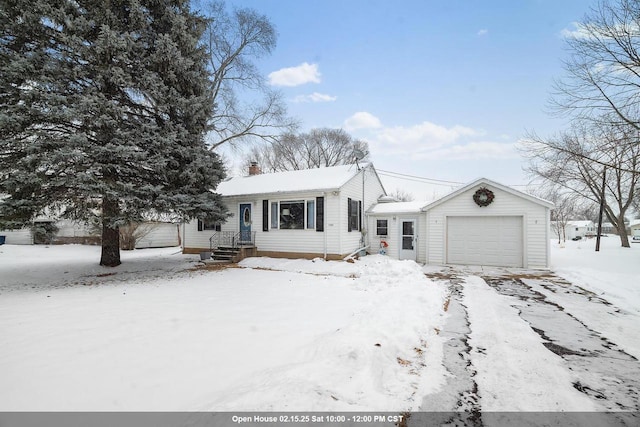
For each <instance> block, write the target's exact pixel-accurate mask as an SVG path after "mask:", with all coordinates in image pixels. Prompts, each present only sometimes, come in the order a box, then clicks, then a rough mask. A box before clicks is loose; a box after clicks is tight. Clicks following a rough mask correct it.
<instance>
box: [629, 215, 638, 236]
mask: <svg viewBox="0 0 640 427" xmlns="http://www.w3.org/2000/svg"><path fill="white" fill-rule="evenodd" d="M629 233H630V234H631V235H632V236H640V219H634V220H631V222H630V223H629Z"/></svg>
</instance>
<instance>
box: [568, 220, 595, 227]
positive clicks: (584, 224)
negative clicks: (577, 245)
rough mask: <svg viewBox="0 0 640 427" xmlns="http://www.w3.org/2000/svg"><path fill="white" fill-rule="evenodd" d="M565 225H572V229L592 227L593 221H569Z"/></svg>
mask: <svg viewBox="0 0 640 427" xmlns="http://www.w3.org/2000/svg"><path fill="white" fill-rule="evenodd" d="M567 225H572V226H574V227H589V226H591V225H593V221H569V222H567Z"/></svg>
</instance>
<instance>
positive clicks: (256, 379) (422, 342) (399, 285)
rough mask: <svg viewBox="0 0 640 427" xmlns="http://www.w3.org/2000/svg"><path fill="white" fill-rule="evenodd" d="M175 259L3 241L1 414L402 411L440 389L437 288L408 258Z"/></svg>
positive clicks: (161, 253) (170, 252) (164, 254)
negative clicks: (207, 266) (105, 263)
mask: <svg viewBox="0 0 640 427" xmlns="http://www.w3.org/2000/svg"><path fill="white" fill-rule="evenodd" d="M175 252H176V249H175V248H171V249H160V250H156V249H145V250H140V251H134V252H123V261H124V263H123V264H122V266H120V267H117V268H114V269H106V268H102V267H99V266H97V265H96V263H97V261H98V259H99V258H98V254H99V248H95V247H86V246H52V247H49V248H46V247H43V246H11V245H5V246H0V280H2V287H1V288H0V292H2V293H1V294H0V378H2V381H1V382H0V411H43V410H55V411H78V410H82V411H112V410H118V411H140V410H142V411H159V410H162V411H174V410H175V411H184V410H291V411H293V410H331V411H342V410H367V409H368V410H374V409H375V410H395V411H404V410H412V409H416V405H417V404H418V403H419V401H420V399H421V397H422V396H423V395H424V394H427V393H429V392H430V391H431V390H433V389H437V388H438V387H439V386H440V385H441V382H442V377H443V372H442V365H441V363H440V361H441V355H440V351H441V349H442V343H441V340H440V338H439V337H438V330H439V328H441V327H442V324H443V322H444V318H445V314H444V310H443V304H444V300H445V296H446V295H445V290H444V288H443V287H442V286H441V285H436V284H435V283H433V282H432V281H430V280H428V279H427V278H426V277H425V276H424V274H422V270H421V268H420V267H419V266H418V265H417V264H415V263H413V262H407V261H404V262H402V261H393V260H390V259H389V258H386V257H382V256H371V257H366V258H365V259H364V260H363V261H358V262H356V263H353V264H350V263H345V262H325V261H323V260H314V261H291V260H273V259H269V258H258V259H249V260H246V261H245V262H244V263H242V264H241V266H242V267H243V268H228V269H222V270H218V271H207V270H188V269H189V267H193V266H194V265H195V264H197V262H196V258H195V257H194V256H184V255H180V254H176V253H175ZM185 270H186V271H185Z"/></svg>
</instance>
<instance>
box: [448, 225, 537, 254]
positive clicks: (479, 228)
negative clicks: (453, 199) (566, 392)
mask: <svg viewBox="0 0 640 427" xmlns="http://www.w3.org/2000/svg"><path fill="white" fill-rule="evenodd" d="M522 218H523V217H522V216H450V217H447V262H446V263H447V264H467V265H491V266H504V267H522V266H523V255H524V247H523V237H522V231H523V227H522Z"/></svg>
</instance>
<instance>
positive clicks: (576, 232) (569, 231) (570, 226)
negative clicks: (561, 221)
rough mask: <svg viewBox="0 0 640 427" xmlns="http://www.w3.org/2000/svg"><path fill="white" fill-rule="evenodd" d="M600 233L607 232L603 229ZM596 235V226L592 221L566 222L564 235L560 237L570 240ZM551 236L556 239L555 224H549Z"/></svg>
mask: <svg viewBox="0 0 640 427" xmlns="http://www.w3.org/2000/svg"><path fill="white" fill-rule="evenodd" d="M602 232H603V233H607V231H605V230H604V227H603V230H602ZM561 234H562V233H561ZM596 234H597V225H596V224H594V222H593V221H568V222H567V224H566V225H565V227H564V234H563V235H561V236H560V237H561V238H566V239H567V240H571V239H574V238H576V237H581V238H584V237H593V236H595V235H596ZM551 236H552V237H558V231H557V229H556V227H555V224H551Z"/></svg>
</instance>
